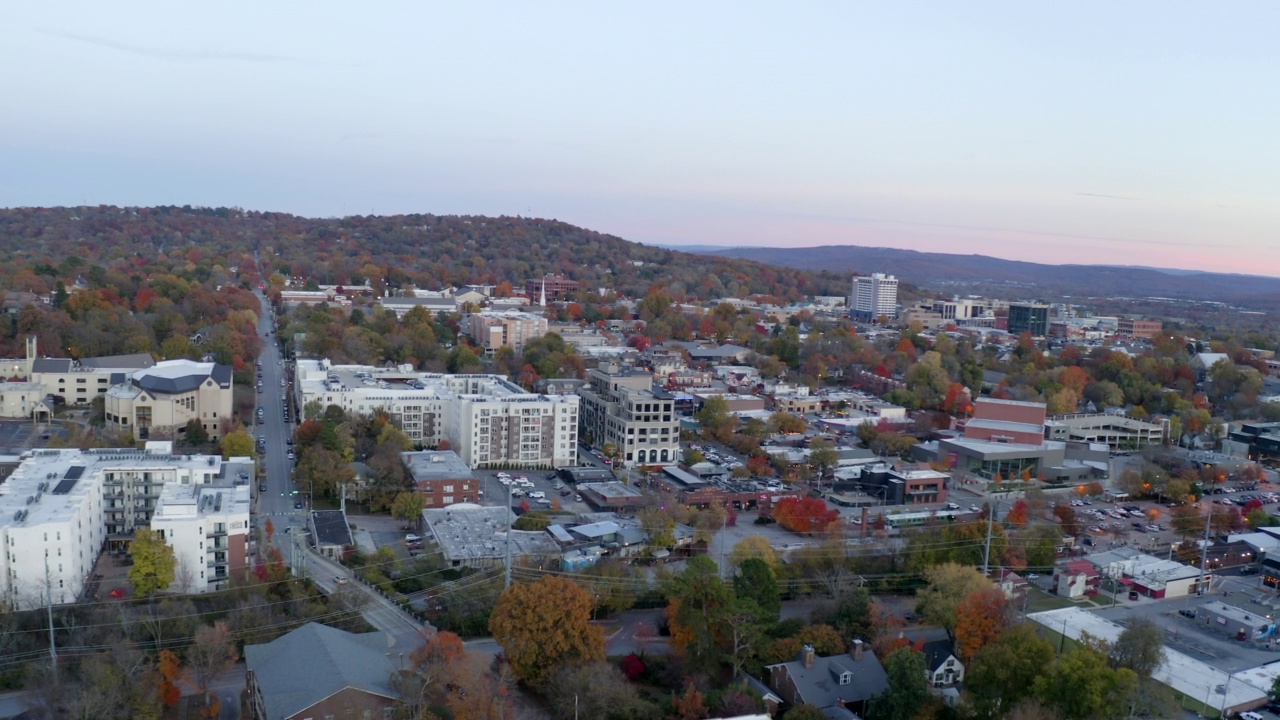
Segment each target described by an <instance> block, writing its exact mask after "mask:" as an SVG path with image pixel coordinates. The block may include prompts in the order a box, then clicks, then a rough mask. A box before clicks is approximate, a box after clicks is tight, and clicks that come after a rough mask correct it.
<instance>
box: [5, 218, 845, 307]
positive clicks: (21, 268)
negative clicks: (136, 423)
mask: <svg viewBox="0 0 1280 720" xmlns="http://www.w3.org/2000/svg"><path fill="white" fill-rule="evenodd" d="M259 251H260V252H261V256H262V258H263V260H264V261H266V263H267V265H266V267H264V272H280V273H281V274H284V275H286V276H291V277H294V278H299V279H302V280H314V281H315V282H317V283H320V284H359V283H364V282H368V283H369V284H371V285H373V286H374V288H375V289H376V290H378V291H380V292H381V291H382V290H384V284H385V285H386V286H389V287H391V288H392V289H395V288H398V287H404V286H408V285H412V286H415V287H422V288H439V287H442V286H446V285H461V284H466V283H487V284H495V285H496V284H499V283H502V282H504V281H507V282H511V283H513V284H515V285H516V289H517V290H518V289H519V283H521V282H522V281H523V280H525V279H527V278H532V277H538V276H540V275H542V274H544V273H560V274H563V275H565V276H567V277H570V278H573V279H576V280H578V281H580V282H581V284H582V287H583V289H584V290H591V291H595V290H597V289H608V290H612V291H616V292H618V293H620V294H622V295H626V296H632V297H638V296H643V295H644V294H645V293H646V292H647V291H648V290H649V288H651V287H653V286H654V285H662V286H665V287H666V289H667V291H668V292H669V293H670V294H671V295H672V297H673V298H676V299H677V300H679V299H683V298H688V299H708V298H714V297H723V296H746V295H766V296H774V297H777V298H779V299H798V298H800V297H803V296H806V295H813V294H825V295H843V294H847V292H848V289H847V286H848V279H847V277H845V275H844V274H840V275H836V274H834V273H828V272H815V271H809V270H798V269H792V268H782V267H775V266H769V265H765V264H762V263H758V262H754V261H748V260H738V259H732V258H717V257H707V256H699V255H693V254H689V253H683V252H679V251H675V250H668V249H663V248H656V247H650V246H645V245H640V244H638V243H632V242H628V241H626V240H623V239H622V238H619V237H615V236H612V235H605V234H602V233H598V232H594V231H591V230H586V229H583V228H579V227H575V226H573V225H569V224H568V223H564V222H560V221H557V220H546V219H539V218H523V217H496V218H491V217H477V216H453V215H446V216H439V215H418V214H415V215H395V216H368V217H362V216H352V217H346V218H329V219H314V218H304V217H299V216H296V215H289V214H284V213H271V212H252V211H245V210H239V209H234V208H192V207H155V208H118V207H111V206H97V207H78V208H15V209H8V210H0V257H3V258H4V259H5V260H6V263H5V266H6V267H5V268H4V269H3V270H0V273H2V274H0V279H2V280H3V282H4V285H5V287H6V288H8V289H19V290H33V291H35V292H37V293H40V292H52V291H53V289H54V281H55V280H57V279H62V280H64V281H66V282H68V283H69V282H71V281H72V280H73V279H74V278H73V277H69V275H71V274H73V272H72V271H77V270H79V269H80V268H79V265H76V266H74V267H65V266H64V263H65V262H66V261H67V260H68V259H69V258H79V259H80V261H81V262H82V263H83V265H84V266H85V268H86V269H85V272H87V271H88V269H89V268H92V267H94V266H97V267H98V270H96V271H95V273H96V276H97V278H98V279H101V278H102V277H104V276H105V273H106V272H111V271H115V272H120V273H124V274H126V275H129V276H133V275H139V276H142V277H146V276H149V275H151V274H153V273H154V272H155V271H157V270H162V271H164V272H169V273H176V274H178V275H179V276H181V274H182V273H183V272H190V273H195V274H197V278H196V279H203V280H207V279H209V278H210V277H212V276H213V275H214V274H216V273H217V272H219V270H223V271H225V270H227V269H229V268H230V267H233V266H235V267H237V268H238V269H239V271H240V273H241V277H240V279H244V274H245V273H246V272H251V271H252V270H253V263H252V262H251V258H252V254H253V253H254V252H259ZM50 270H53V271H55V272H52V273H51V272H50ZM198 276H203V277H202V278H201V277H198Z"/></svg>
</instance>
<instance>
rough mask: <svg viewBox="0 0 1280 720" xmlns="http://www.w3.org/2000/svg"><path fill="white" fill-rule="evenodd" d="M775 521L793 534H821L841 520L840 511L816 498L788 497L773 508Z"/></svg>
mask: <svg viewBox="0 0 1280 720" xmlns="http://www.w3.org/2000/svg"><path fill="white" fill-rule="evenodd" d="M773 519H774V520H776V521H778V525H780V526H782V527H784V528H786V529H787V530H790V531H791V532H795V533H801V534H810V533H821V532H824V531H825V530H827V528H829V527H830V526H831V525H832V524H833V523H835V522H837V521H838V520H839V519H840V513H839V511H837V510H835V509H834V508H829V507H827V502H826V501H825V500H823V499H822V498H816V497H807V496H806V497H798V498H797V497H786V498H783V499H781V500H779V501H778V503H777V504H776V505H774V506H773Z"/></svg>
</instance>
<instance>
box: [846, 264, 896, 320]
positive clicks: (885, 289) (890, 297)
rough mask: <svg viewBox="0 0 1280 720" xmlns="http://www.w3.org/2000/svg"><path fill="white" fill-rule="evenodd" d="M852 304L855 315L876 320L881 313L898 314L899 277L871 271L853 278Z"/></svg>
mask: <svg viewBox="0 0 1280 720" xmlns="http://www.w3.org/2000/svg"><path fill="white" fill-rule="evenodd" d="M851 299H852V302H851V304H850V310H852V313H853V317H854V318H855V319H858V320H874V319H876V318H878V317H880V316H881V315H884V316H887V317H891V318H893V317H897V316H898V278H896V277H894V276H892V275H886V274H884V273H871V274H870V275H865V276H862V275H860V276H857V277H855V278H854V279H853V296H852V298H851Z"/></svg>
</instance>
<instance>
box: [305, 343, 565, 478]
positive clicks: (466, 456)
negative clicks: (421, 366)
mask: <svg viewBox="0 0 1280 720" xmlns="http://www.w3.org/2000/svg"><path fill="white" fill-rule="evenodd" d="M294 387H295V390H296V392H297V393H298V397H297V400H298V404H299V405H300V406H301V407H302V408H304V413H305V412H306V408H307V406H308V405H309V404H310V403H317V404H318V407H319V409H321V410H323V409H324V408H326V407H328V406H330V405H336V406H338V407H340V408H342V409H343V410H344V411H345V412H349V413H362V414H363V413H372V412H374V411H376V410H384V411H386V412H387V413H388V414H389V415H390V416H391V419H392V420H393V421H394V422H395V423H396V424H397V425H398V426H399V427H400V428H401V429H402V430H404V432H405V434H406V435H408V436H409V438H410V439H411V440H413V441H414V443H415V444H418V445H421V446H424V447H435V446H438V445H439V444H440V443H441V442H442V441H445V440H447V441H448V442H449V444H450V445H451V446H452V449H453V450H454V451H455V452H457V453H458V456H459V457H461V458H462V461H463V462H465V463H466V464H467V465H470V466H471V467H505V466H519V467H565V466H570V465H575V464H577V459H578V451H577V442H578V402H579V399H578V397H577V396H576V395H544V394H539V393H530V392H526V391H525V390H524V389H523V388H521V387H520V386H518V385H516V384H514V383H512V382H511V381H509V380H507V379H506V378H504V377H502V376H500V375H445V374H440V373H420V372H416V371H414V370H413V368H412V366H408V365H403V366H400V367H399V368H375V367H372V366H365V365H331V364H330V363H329V361H328V360H298V361H297V364H296V368H295V371H294ZM312 407H313V408H315V407H316V406H312Z"/></svg>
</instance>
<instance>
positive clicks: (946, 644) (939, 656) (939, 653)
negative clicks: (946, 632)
mask: <svg viewBox="0 0 1280 720" xmlns="http://www.w3.org/2000/svg"><path fill="white" fill-rule="evenodd" d="M921 652H923V653H924V664H925V666H926V667H928V668H929V672H933V671H934V670H937V669H938V668H939V667H941V666H942V663H944V662H946V661H947V658H949V657H951V656H952V655H954V654H955V653H954V652H953V651H952V650H951V641H949V640H947V639H946V638H942V639H941V640H932V641H930V642H927V643H925V644H924V647H922V648H921Z"/></svg>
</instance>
